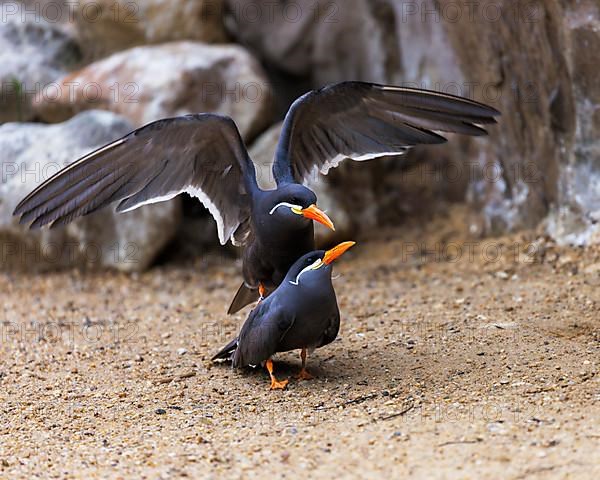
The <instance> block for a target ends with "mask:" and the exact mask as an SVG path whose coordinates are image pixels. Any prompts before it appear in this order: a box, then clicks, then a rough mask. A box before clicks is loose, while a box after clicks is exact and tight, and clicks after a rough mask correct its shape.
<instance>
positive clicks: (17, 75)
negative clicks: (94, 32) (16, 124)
mask: <svg viewBox="0 0 600 480" xmlns="http://www.w3.org/2000/svg"><path fill="white" fill-rule="evenodd" d="M0 15H1V18H2V21H1V22H0V123H4V122H11V121H27V120H31V119H32V118H33V112H32V109H31V102H32V100H33V98H34V97H35V95H36V93H38V92H40V91H42V90H43V89H44V88H49V85H50V84H52V82H55V81H56V80H58V79H59V78H61V77H63V76H64V75H65V74H66V73H67V72H68V71H69V69H71V68H73V67H74V66H75V65H76V64H77V62H78V61H79V60H80V53H79V49H78V46H77V44H76V42H75V40H74V39H73V37H72V36H70V35H68V34H67V33H66V32H65V31H64V30H63V29H61V28H60V26H59V25H58V24H55V23H51V22H48V21H47V20H45V19H44V18H42V17H37V16H35V15H32V14H31V13H27V12H26V11H24V10H23V7H22V6H21V5H20V4H19V3H18V2H7V3H1V4H0Z"/></svg>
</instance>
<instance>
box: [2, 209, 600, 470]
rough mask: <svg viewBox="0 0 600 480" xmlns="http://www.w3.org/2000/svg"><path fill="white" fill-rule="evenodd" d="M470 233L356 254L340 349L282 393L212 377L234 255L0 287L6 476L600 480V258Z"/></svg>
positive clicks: (9, 279) (442, 230)
mask: <svg viewBox="0 0 600 480" xmlns="http://www.w3.org/2000/svg"><path fill="white" fill-rule="evenodd" d="M455 225H456V222H454V221H452V222H450V221H445V220H438V221H435V222H433V223H431V224H429V225H428V226H427V228H426V229H425V230H423V229H420V228H417V227H415V228H412V227H411V228H404V229H402V230H390V231H386V232H380V233H379V234H378V238H377V239H375V240H370V241H368V242H361V243H360V244H359V245H357V246H356V247H355V248H354V249H353V251H351V252H349V253H348V254H347V255H345V256H344V258H343V259H342V261H340V262H339V265H338V266H337V269H336V272H337V274H338V275H339V278H337V279H336V280H335V284H336V289H337V292H338V299H339V303H340V308H341V311H342V327H341V332H340V335H339V338H338V339H337V340H336V341H335V342H334V343H333V344H331V345H329V346H327V347H325V348H323V349H320V350H318V351H317V352H315V353H314V354H313V355H312V357H311V358H310V359H309V366H310V369H311V371H312V373H314V374H316V375H317V377H318V378H317V379H315V380H313V381H308V382H296V381H293V380H292V381H291V382H290V385H289V388H288V389H287V390H286V391H277V392H270V391H269V390H268V381H267V375H266V373H265V372H263V371H262V370H260V369H259V370H249V371H242V372H234V371H232V370H231V369H230V368H229V367H228V366H225V365H221V366H212V367H211V365H210V364H209V362H208V359H209V358H210V355H211V354H212V353H214V352H215V350H217V349H218V348H219V347H220V346H221V345H222V344H224V343H225V342H226V341H227V340H229V339H230V337H231V336H233V335H234V334H235V332H236V330H237V329H238V328H239V326H240V325H241V322H243V320H244V318H245V315H246V314H247V312H244V313H243V314H240V315H238V316H235V317H232V318H227V317H226V316H225V315H224V312H225V309H226V307H227V305H228V302H229V300H230V298H231V295H232V294H233V292H234V290H235V287H236V286H237V283H238V281H239V276H238V275H239V264H237V263H236V262H234V261H232V260H230V259H226V258H220V257H219V256H218V255H212V256H208V257H207V258H205V259H202V260H199V261H197V262H196V263H195V264H194V265H187V266H183V265H182V266H173V265H171V266H163V267H159V268H155V269H153V270H151V271H149V272H147V273H145V274H143V275H138V276H127V275H123V274H115V273H103V274H82V273H78V272H66V273H57V274H49V275H43V276H24V275H9V274H3V275H0V289H1V291H2V292H3V294H2V300H3V301H2V311H1V314H2V342H1V344H0V348H1V355H2V363H1V367H0V382H1V389H0V399H1V407H0V415H1V423H0V429H1V430H0V432H1V444H0V471H1V472H2V473H1V476H2V477H3V478H18V477H23V478H31V477H43V478H47V477H55V478H59V477H61V478H62V477H64V478H95V477H106V478H173V477H184V476H187V477H190V478H220V477H223V476H225V477H227V478H253V477H260V478H268V476H267V475H276V476H281V477H287V478H294V477H298V476H302V477H305V478H306V477H307V476H309V477H310V478H340V477H361V478H382V477H383V476H386V477H388V478H402V477H401V475H402V476H404V475H411V476H412V477H413V478H429V479H432V478H440V479H442V478H444V479H445V478H473V479H478V478H511V479H518V478H578V479H580V478H600V376H599V375H598V368H599V363H600V356H599V354H600V289H599V287H600V249H598V248H595V249H594V248H589V249H567V248H558V247H556V246H554V245H552V244H551V243H548V242H547V241H546V240H544V239H543V238H541V237H539V236H538V235H537V234H536V233H535V232H530V233H526V234H521V235H518V236H511V237H505V238H501V239H493V240H486V241H479V242H476V241H473V242H472V243H470V242H467V243H465V238H467V237H466V235H465V234H464V230H462V229H461V228H456V226H455ZM422 239H426V240H422ZM461 239H462V240H461ZM415 242H416V243H415ZM499 252H501V255H499ZM279 360H280V362H279V363H277V364H276V368H277V369H278V372H279V374H280V375H282V376H291V375H293V374H294V373H295V372H296V371H297V370H298V368H299V358H298V356H297V354H296V353H295V352H294V353H293V354H286V355H282V356H280V357H279ZM307 472H308V473H307Z"/></svg>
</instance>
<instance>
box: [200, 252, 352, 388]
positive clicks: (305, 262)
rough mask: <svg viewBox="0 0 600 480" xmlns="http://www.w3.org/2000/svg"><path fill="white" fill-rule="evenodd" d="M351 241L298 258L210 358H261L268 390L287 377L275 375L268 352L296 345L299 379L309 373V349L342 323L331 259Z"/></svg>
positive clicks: (236, 363)
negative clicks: (265, 372) (299, 360)
mask: <svg viewBox="0 0 600 480" xmlns="http://www.w3.org/2000/svg"><path fill="white" fill-rule="evenodd" d="M353 245H354V242H344V243H340V244H339V245H338V246H336V247H334V248H332V249H331V250H327V251H323V250H317V251H314V252H310V253H307V254H306V255H304V256H302V257H301V258H299V259H298V260H297V261H296V262H295V263H294V264H293V265H292V267H291V268H290V270H289V271H288V273H287V275H286V276H285V279H284V280H283V282H282V283H281V284H280V285H279V287H277V288H276V289H275V291H273V293H272V294H271V295H269V296H268V297H267V298H266V299H264V300H261V301H260V302H259V303H258V305H257V306H256V307H255V308H254V310H252V311H251V312H250V315H249V316H248V319H247V320H246V322H245V323H244V325H243V326H242V329H241V330H240V334H239V335H238V337H237V338H236V339H234V340H232V341H231V342H229V343H228V344H227V345H226V346H225V347H224V348H223V349H222V350H221V351H220V352H219V353H217V354H216V355H215V356H214V357H213V358H212V360H213V361H215V360H219V359H221V360H227V359H232V361H233V367H234V368H241V367H245V366H248V365H259V364H263V363H264V364H265V365H266V367H267V370H268V372H269V375H270V377H271V390H273V389H282V388H285V386H286V385H287V383H288V381H287V380H283V381H278V380H277V379H276V378H275V375H274V373H273V361H272V359H271V357H272V356H273V355H274V354H275V353H277V352H287V351H289V350H296V349H300V350H301V354H300V355H301V358H302V370H300V373H299V374H298V378H301V379H310V378H312V376H311V375H310V374H309V373H308V372H307V371H306V352H307V350H312V349H315V348H319V347H322V346H324V345H327V344H329V343H331V342H333V341H334V340H335V337H337V334H338V331H339V328H340V311H339V308H338V304H337V299H336V296H335V291H334V289H333V285H332V283H331V270H332V265H331V264H332V262H333V261H334V260H335V259H336V258H338V257H339V256H340V255H342V254H343V253H344V252H345V251H346V250H348V249H349V248H350V247H352V246H353Z"/></svg>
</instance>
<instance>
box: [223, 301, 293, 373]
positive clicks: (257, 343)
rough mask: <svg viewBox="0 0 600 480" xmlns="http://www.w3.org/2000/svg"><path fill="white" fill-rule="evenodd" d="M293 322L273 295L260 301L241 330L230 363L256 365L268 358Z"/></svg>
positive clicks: (239, 365) (240, 365)
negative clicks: (279, 306)
mask: <svg viewBox="0 0 600 480" xmlns="http://www.w3.org/2000/svg"><path fill="white" fill-rule="evenodd" d="M293 324H294V317H293V316H291V315H288V314H286V313H285V312H284V310H283V309H281V308H278V306H277V302H276V301H273V298H272V297H267V298H266V299H265V300H262V301H261V302H260V303H259V304H258V305H257V306H256V307H255V308H254V310H252V311H251V312H250V315H249V316H248V319H247V320H246V322H245V323H244V325H243V327H242V329H241V330H240V335H239V336H238V345H237V349H236V351H235V354H234V356H233V366H234V367H245V366H247V365H258V364H260V363H261V362H264V361H265V360H268V359H269V358H270V357H271V356H272V355H274V354H275V353H276V352H277V348H278V346H279V344H280V342H281V339H282V338H283V336H284V335H285V334H286V333H287V331H288V330H289V329H290V328H291V327H292V325H293Z"/></svg>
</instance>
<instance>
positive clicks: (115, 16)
mask: <svg viewBox="0 0 600 480" xmlns="http://www.w3.org/2000/svg"><path fill="white" fill-rule="evenodd" d="M222 10H223V5H222V1H221V0H144V1H143V2H132V1H130V0H82V1H79V2H74V8H73V22H74V26H75V29H76V31H77V36H78V39H79V42H80V43H81V45H82V49H83V51H84V53H85V54H86V56H87V57H88V58H100V57H102V56H105V55H107V54H111V53H114V52H117V51H120V50H125V49H127V48H131V47H135V46H138V45H145V44H158V43H164V42H170V41H175V40H196V41H201V42H208V43H217V42H224V41H225V40H226V39H227V35H226V33H225V30H224V27H223V21H222Z"/></svg>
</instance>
